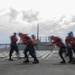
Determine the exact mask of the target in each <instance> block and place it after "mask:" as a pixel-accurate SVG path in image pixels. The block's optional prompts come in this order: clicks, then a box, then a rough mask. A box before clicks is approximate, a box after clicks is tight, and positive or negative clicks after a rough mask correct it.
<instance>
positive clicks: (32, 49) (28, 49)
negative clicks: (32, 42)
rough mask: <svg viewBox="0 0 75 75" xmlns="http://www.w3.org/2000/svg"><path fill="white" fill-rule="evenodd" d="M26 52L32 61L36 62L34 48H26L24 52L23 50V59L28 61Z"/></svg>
mask: <svg viewBox="0 0 75 75" xmlns="http://www.w3.org/2000/svg"><path fill="white" fill-rule="evenodd" d="M27 52H29V54H30V55H31V56H32V58H33V59H34V61H38V59H37V57H36V53H35V50H34V47H31V48H29V47H26V48H25V50H24V55H25V58H26V60H27V61H29V58H28V54H27Z"/></svg>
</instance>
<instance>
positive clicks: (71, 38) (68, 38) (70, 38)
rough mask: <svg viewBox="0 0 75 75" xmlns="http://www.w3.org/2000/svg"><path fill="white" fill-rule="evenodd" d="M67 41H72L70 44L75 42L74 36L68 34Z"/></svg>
mask: <svg viewBox="0 0 75 75" xmlns="http://www.w3.org/2000/svg"><path fill="white" fill-rule="evenodd" d="M66 42H67V43H70V44H73V42H74V37H73V36H67V37H66Z"/></svg>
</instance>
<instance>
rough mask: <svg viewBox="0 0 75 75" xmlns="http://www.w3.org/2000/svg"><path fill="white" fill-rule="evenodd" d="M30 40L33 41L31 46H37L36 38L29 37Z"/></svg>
mask: <svg viewBox="0 0 75 75" xmlns="http://www.w3.org/2000/svg"><path fill="white" fill-rule="evenodd" d="M31 41H32V43H33V46H37V39H36V38H31Z"/></svg>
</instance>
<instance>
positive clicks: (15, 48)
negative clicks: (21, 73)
mask: <svg viewBox="0 0 75 75" xmlns="http://www.w3.org/2000/svg"><path fill="white" fill-rule="evenodd" d="M14 51H16V53H17V55H19V51H18V47H17V45H16V44H14V45H13V44H11V45H10V52H9V58H10V59H11V56H12V53H13V52H14Z"/></svg>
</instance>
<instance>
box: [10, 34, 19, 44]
mask: <svg viewBox="0 0 75 75" xmlns="http://www.w3.org/2000/svg"><path fill="white" fill-rule="evenodd" d="M10 38H11V41H12V42H15V43H16V42H17V41H18V39H17V37H16V36H14V35H12V36H11V37H10Z"/></svg>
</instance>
